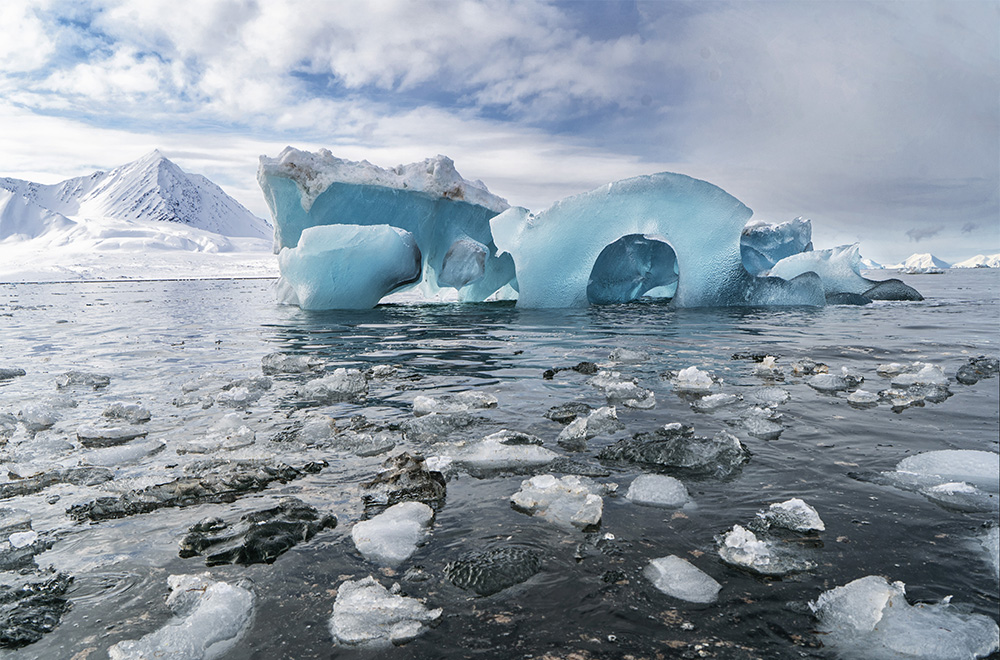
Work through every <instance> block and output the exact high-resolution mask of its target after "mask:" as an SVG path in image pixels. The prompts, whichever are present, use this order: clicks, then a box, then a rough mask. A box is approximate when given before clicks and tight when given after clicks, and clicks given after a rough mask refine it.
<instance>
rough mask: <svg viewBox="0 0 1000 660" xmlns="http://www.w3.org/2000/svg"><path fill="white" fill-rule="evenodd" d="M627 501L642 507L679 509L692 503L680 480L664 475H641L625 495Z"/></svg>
mask: <svg viewBox="0 0 1000 660" xmlns="http://www.w3.org/2000/svg"><path fill="white" fill-rule="evenodd" d="M625 497H626V499H628V500H629V501H630V502H633V503H634V504H640V505H642V506H656V507H667V508H677V507H682V506H684V505H685V504H687V503H688V502H689V501H690V496H689V495H688V491H687V488H685V487H684V484H683V483H681V481H680V480H678V479H674V478H673V477H668V476H666V475H664V474H640V475H639V476H638V477H636V478H635V479H634V480H633V481H632V484H631V485H630V486H629V487H628V491H627V492H626V493H625Z"/></svg>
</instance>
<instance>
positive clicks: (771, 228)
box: [740, 218, 813, 275]
mask: <svg viewBox="0 0 1000 660" xmlns="http://www.w3.org/2000/svg"><path fill="white" fill-rule="evenodd" d="M812 249H813V245H812V222H811V221H810V220H809V219H808V218H795V219H794V220H791V221H789V222H782V223H781V224H777V225H770V224H767V223H764V222H759V221H758V222H754V221H751V222H749V223H747V225H746V226H745V227H744V228H743V232H742V233H741V234H740V256H741V257H742V259H743V266H744V268H746V269H747V272H748V273H750V274H751V275H764V274H765V273H767V271H768V270H770V269H771V267H772V266H774V264H776V263H778V262H779V261H781V260H782V259H784V258H785V257H790V256H792V255H793V254H799V253H800V252H809V251H810V250H812Z"/></svg>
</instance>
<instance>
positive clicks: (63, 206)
mask: <svg viewBox="0 0 1000 660" xmlns="http://www.w3.org/2000/svg"><path fill="white" fill-rule="evenodd" d="M0 188H5V189H7V190H9V191H11V192H14V193H17V194H19V195H21V196H23V197H24V198H25V199H27V200H28V201H29V202H33V203H34V204H37V205H38V206H40V207H42V208H45V209H48V210H49V211H54V212H56V213H60V214H62V215H64V216H69V217H74V216H76V217H81V218H115V219H117V220H131V221H145V220H155V221H159V222H177V223H181V224H185V225H188V226H191V227H195V228H196V229H203V230H205V231H209V232H212V233H215V234H222V235H223V236H240V237H247V238H268V237H269V236H270V235H271V233H272V230H271V228H270V226H268V224H267V223H266V222H265V221H263V220H261V219H260V218H258V217H257V216H255V215H254V214H252V213H251V212H250V211H248V210H247V209H246V207H244V206H243V205H242V204H240V203H239V202H237V201H236V200H235V199H233V198H232V197H230V196H229V195H227V194H226V193H225V192H223V190H222V188H220V187H219V186H217V185H215V184H214V183H212V182H211V181H210V180H209V179H207V178H206V177H204V176H202V175H200V174H188V173H187V172H185V171H184V170H182V169H181V168H180V167H178V166H177V165H175V164H174V163H173V162H171V161H170V160H168V159H167V158H165V157H164V156H163V154H161V153H160V152H159V151H157V150H153V151H152V152H150V153H148V154H146V155H145V156H143V157H142V158H140V159H139V160H137V161H134V162H131V163H128V164H127V165H122V166H121V167H117V168H115V169H113V170H111V171H110V172H94V173H93V174H91V175H89V176H82V177H77V178H74V179H67V180H66V181H63V182H62V183H56V184H52V185H43V184H39V183H33V182H30V181H21V180H19V179H9V178H7V179H2V178H0Z"/></svg>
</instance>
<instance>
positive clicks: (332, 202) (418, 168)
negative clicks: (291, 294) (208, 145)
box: [257, 147, 514, 307]
mask: <svg viewBox="0 0 1000 660" xmlns="http://www.w3.org/2000/svg"><path fill="white" fill-rule="evenodd" d="M257 178H258V181H259V182H260V186H261V189H262V190H263V191H264V197H265V199H266V201H267V203H268V206H269V207H270V209H271V214H272V216H273V217H274V233H275V251H276V252H277V251H279V250H281V249H282V248H290V249H291V248H296V246H300V245H302V243H305V242H306V241H301V242H300V238H301V236H302V235H303V234H304V233H305V231H308V228H310V227H317V226H320V227H324V228H325V227H328V226H333V227H336V226H346V225H354V226H355V227H357V230H356V235H357V236H358V237H359V240H358V241H357V242H356V243H355V244H354V245H353V246H351V251H350V252H348V251H347V250H346V247H347V246H346V245H345V251H344V256H345V257H347V258H346V261H345V262H344V263H350V264H352V265H351V266H350V267H351V268H354V269H357V271H358V273H357V275H359V276H360V274H361V272H363V271H368V272H369V273H370V274H371V275H372V276H373V277H375V278H379V279H385V278H383V276H382V275H381V271H382V270H383V269H391V270H398V266H399V265H400V261H399V258H400V257H402V256H403V255H402V252H403V251H402V250H398V249H396V250H395V251H394V254H395V257H391V258H388V257H387V256H386V255H382V254H379V253H378V251H377V250H375V249H374V248H375V246H374V245H372V244H370V239H371V238H373V237H374V236H375V234H374V233H372V232H370V231H368V229H369V228H371V227H373V226H377V225H383V226H386V223H389V224H390V225H391V227H392V229H398V230H401V231H403V232H405V233H406V234H408V235H409V237H410V240H411V241H412V244H413V248H412V249H411V250H410V252H409V254H410V256H412V257H414V258H417V259H419V260H420V261H419V262H418V265H417V268H416V273H415V277H416V279H421V278H422V283H421V288H422V290H423V292H424V294H425V295H426V296H431V295H433V294H434V293H435V292H436V290H437V288H438V287H440V286H458V287H461V288H460V290H459V298H460V299H462V300H485V299H486V298H487V297H488V296H489V295H491V294H493V293H494V292H495V291H497V290H498V289H500V288H502V287H504V286H505V285H507V284H508V283H509V282H511V281H512V280H513V279H514V263H513V261H512V260H511V258H510V256H494V255H495V253H496V245H495V243H494V242H493V237H492V235H491V233H490V226H489V219H490V218H491V217H493V216H494V215H496V214H497V213H498V212H500V211H502V210H504V209H506V208H507V203H506V202H505V201H504V200H502V199H500V198H499V197H496V196H495V195H492V194H491V193H490V192H489V191H488V190H487V189H486V186H484V185H483V184H482V183H480V182H470V181H466V180H465V179H463V178H462V177H461V176H459V175H458V173H457V172H456V171H455V165H454V163H453V162H452V161H451V160H450V159H448V158H446V157H444V156H438V157H437V158H432V159H427V160H425V161H423V162H422V163H414V164H412V165H406V166H402V165H401V166H399V167H396V168H393V169H391V170H386V169H382V168H379V167H375V166H373V165H371V164H369V163H367V162H361V163H354V162H350V161H345V160H341V159H339V158H335V157H334V156H333V155H332V154H331V153H330V152H329V151H326V150H321V151H320V152H319V153H309V152H304V151H299V150H297V149H293V148H291V147H288V148H286V149H285V150H284V151H282V152H281V154H280V155H279V156H278V157H277V158H275V159H271V158H265V157H262V158H261V161H260V169H259V170H258V176H257ZM323 231H325V229H324V230H323ZM334 231H337V230H334ZM380 231H381V230H380ZM320 233H321V234H322V231H321V232H320ZM384 237H387V238H389V239H390V243H391V237H390V236H388V234H385V236H384ZM362 254H364V255H367V254H371V255H372V257H371V260H369V261H370V263H366V260H365V259H364V258H363V257H362ZM408 262H409V263H413V260H412V259H409V258H408ZM374 264H377V267H375V266H374ZM279 265H281V264H280V263H279ZM317 266H318V264H317ZM324 271H325V272H329V267H327V268H326V269H324ZM282 274H283V276H284V277H285V278H287V277H288V275H287V274H285V271H284V269H283V270H282ZM310 275H313V276H319V275H320V273H319V272H315V271H314V272H312V273H310V272H304V273H303V276H304V277H303V280H302V282H303V286H321V285H323V284H324V283H322V282H316V283H313V284H309V279H310ZM387 279H393V278H387ZM346 284H351V285H353V286H355V287H357V288H358V291H359V292H362V293H366V294H369V297H370V298H374V297H375V293H376V292H375V291H374V287H372V285H371V284H370V283H369V282H368V281H367V280H366V279H364V278H363V277H353V278H351V279H350V282H347V283H346ZM291 302H294V301H291ZM344 302H348V303H349V302H351V300H350V295H348V294H347V292H346V289H345V298H344ZM375 302H378V301H377V300H375ZM341 304H342V303H341ZM371 304H374V303H371ZM351 306H353V307H357V306H359V305H358V304H354V305H351Z"/></svg>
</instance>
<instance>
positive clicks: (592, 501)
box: [510, 474, 605, 529]
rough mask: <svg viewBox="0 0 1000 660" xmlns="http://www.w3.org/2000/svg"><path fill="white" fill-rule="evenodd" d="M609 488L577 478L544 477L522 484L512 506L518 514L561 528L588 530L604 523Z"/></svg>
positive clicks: (511, 501)
mask: <svg viewBox="0 0 1000 660" xmlns="http://www.w3.org/2000/svg"><path fill="white" fill-rule="evenodd" d="M603 492H605V488H604V487H602V486H600V485H598V484H596V483H595V482H593V481H591V480H590V479H587V478H586V477H578V476H576V475H572V474H571V475H567V476H565V477H562V478H561V479H560V478H558V477H555V476H553V475H551V474H542V475H539V476H537V477H532V478H531V479H526V480H525V481H522V482H521V489H520V490H519V491H517V492H516V493H514V494H513V495H511V498H510V503H511V506H513V507H514V508H515V509H517V510H518V511H523V512H524V513H527V514H528V515H531V516H539V517H542V518H545V519H546V520H548V521H549V522H552V523H555V524H556V525H559V526H560V527H566V528H570V527H575V528H577V529H586V528H588V527H593V526H595V525H597V524H598V523H600V522H601V514H602V513H603V510H604V500H603V499H601V495H600V494H601V493H603Z"/></svg>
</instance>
